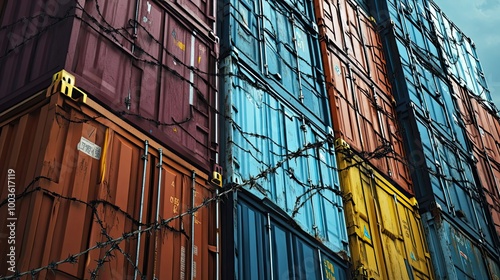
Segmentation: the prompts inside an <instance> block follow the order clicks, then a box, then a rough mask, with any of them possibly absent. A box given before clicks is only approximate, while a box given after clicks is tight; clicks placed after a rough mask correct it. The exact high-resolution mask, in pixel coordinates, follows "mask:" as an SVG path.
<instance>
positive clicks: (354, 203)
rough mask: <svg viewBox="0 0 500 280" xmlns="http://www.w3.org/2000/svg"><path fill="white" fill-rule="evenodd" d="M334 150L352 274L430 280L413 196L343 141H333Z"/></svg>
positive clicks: (424, 241)
mask: <svg viewBox="0 0 500 280" xmlns="http://www.w3.org/2000/svg"><path fill="white" fill-rule="evenodd" d="M336 150H337V161H338V167H339V170H340V186H341V189H342V193H343V195H344V207H345V213H346V222H347V228H348V233H349V248H350V252H351V260H352V267H351V269H352V275H353V276H354V277H360V279H361V277H362V276H364V277H368V279H434V276H433V272H432V265H431V260H430V258H431V256H430V255H429V251H428V249H427V243H426V240H425V235H424V232H423V227H422V222H421V220H420V215H419V213H418V204H417V201H416V199H415V198H413V197H411V198H410V197H407V196H406V195H404V194H403V193H401V192H400V191H398V190H397V188H396V187H395V186H393V185H392V184H391V183H389V182H388V181H387V180H385V179H384V177H383V176H382V175H381V174H380V173H378V172H377V171H376V170H375V169H374V168H373V166H372V165H370V163H369V162H367V161H365V160H363V159H362V158H360V157H359V156H357V155H355V153H353V151H352V150H351V148H350V147H349V146H348V145H347V143H346V142H344V141H343V140H341V139H337V140H336ZM356 279H358V278H356Z"/></svg>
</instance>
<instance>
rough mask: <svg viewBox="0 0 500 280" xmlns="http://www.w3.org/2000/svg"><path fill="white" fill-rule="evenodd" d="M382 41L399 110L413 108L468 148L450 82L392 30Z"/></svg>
mask: <svg viewBox="0 0 500 280" xmlns="http://www.w3.org/2000/svg"><path fill="white" fill-rule="evenodd" d="M383 42H384V48H385V52H386V55H387V57H388V59H387V60H388V68H389V69H388V73H389V76H391V77H394V80H393V81H392V82H393V85H394V87H395V90H394V95H395V98H396V102H397V106H398V107H397V108H396V110H397V111H398V112H400V113H405V112H407V111H408V110H412V111H413V112H414V113H415V114H416V115H418V116H419V117H420V118H422V119H425V120H427V123H428V125H429V126H431V127H432V128H433V130H435V131H438V132H439V133H440V135H442V136H443V137H445V138H447V139H448V140H450V141H451V142H454V143H456V146H457V148H458V149H461V150H462V151H464V152H466V151H468V149H469V147H468V145H467V141H466V134H465V130H464V125H463V124H462V123H461V122H460V119H461V118H460V117H459V116H460V112H459V111H458V110H457V107H456V106H455V101H454V100H453V98H452V94H451V91H450V85H449V84H448V82H447V81H446V80H445V79H443V78H442V77H441V76H440V75H438V73H436V72H435V71H432V70H429V68H430V67H429V66H428V65H426V64H425V62H424V61H422V60H419V59H418V58H417V57H416V56H414V55H412V52H411V49H410V48H408V47H407V46H406V44H405V43H404V42H403V41H402V40H400V39H399V38H397V37H396V36H394V34H392V32H391V31H390V30H385V32H383Z"/></svg>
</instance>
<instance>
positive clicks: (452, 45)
mask: <svg viewBox="0 0 500 280" xmlns="http://www.w3.org/2000/svg"><path fill="white" fill-rule="evenodd" d="M428 7H429V14H430V19H431V21H432V23H433V25H434V27H435V32H436V35H437V38H438V42H439V45H440V48H441V51H442V55H443V58H444V59H445V61H446V64H447V66H448V67H447V68H448V69H447V70H448V71H449V74H451V76H453V77H454V78H455V79H456V80H457V81H459V82H461V83H462V84H463V85H464V86H466V87H467V88H468V89H469V90H470V91H472V93H474V95H476V96H479V97H481V98H483V99H486V100H488V101H491V95H490V92H489V90H488V85H487V83H486V78H485V77H484V73H483V69H482V67H481V63H480V62H479V58H478V56H477V53H476V47H475V45H474V43H473V42H472V40H471V39H470V38H469V37H467V36H466V35H465V34H464V33H463V32H462V31H461V30H460V29H459V28H458V27H457V26H456V25H455V24H454V23H453V22H451V21H450V20H449V19H448V18H447V17H446V16H445V15H444V14H443V12H442V11H441V9H440V8H439V7H438V6H437V4H436V3H434V2H432V1H429V2H428Z"/></svg>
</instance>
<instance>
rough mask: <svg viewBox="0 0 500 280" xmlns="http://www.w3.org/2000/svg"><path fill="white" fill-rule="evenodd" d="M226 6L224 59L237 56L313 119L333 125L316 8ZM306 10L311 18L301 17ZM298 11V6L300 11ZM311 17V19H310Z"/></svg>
mask: <svg viewBox="0 0 500 280" xmlns="http://www.w3.org/2000/svg"><path fill="white" fill-rule="evenodd" d="M289 3H290V2H289V1H270V0H259V1H244V0H231V1H229V0H227V1H222V3H221V4H220V8H219V18H220V19H221V20H220V21H219V22H220V23H219V26H218V28H219V29H218V31H219V32H218V33H219V34H220V37H221V57H226V56H234V57H235V58H236V59H237V60H238V61H239V63H240V64H242V65H245V66H246V67H247V69H249V70H250V71H251V72H253V73H254V74H255V75H257V76H259V79H262V80H263V81H265V83H266V85H267V86H268V87H270V88H272V89H274V90H276V91H277V92H278V93H279V94H280V95H283V98H285V99H288V100H289V101H290V102H294V103H296V108H300V110H301V111H303V112H304V114H307V115H309V116H308V117H309V118H310V119H312V118H313V116H315V118H317V121H318V122H322V123H323V124H326V123H327V122H328V119H329V112H328V107H327V100H326V93H325V86H324V82H323V76H322V62H321V56H320V50H319V42H318V36H317V31H316V29H317V27H316V23H315V18H314V16H313V14H312V11H313V10H312V2H310V1H296V2H294V5H293V8H292V7H291V6H290V5H289ZM302 3H303V4H305V5H306V6H305V9H306V11H307V12H304V13H298V11H297V10H300V9H301V5H302ZM294 6H297V10H296V9H295V7H294ZM305 15H307V16H308V17H305Z"/></svg>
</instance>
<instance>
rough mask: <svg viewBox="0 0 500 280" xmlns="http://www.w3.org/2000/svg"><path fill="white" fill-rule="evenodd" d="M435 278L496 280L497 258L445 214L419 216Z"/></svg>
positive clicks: (497, 276) (497, 273)
mask: <svg viewBox="0 0 500 280" xmlns="http://www.w3.org/2000/svg"><path fill="white" fill-rule="evenodd" d="M422 223H423V224H424V227H425V232H426V235H427V240H428V242H429V250H430V252H431V255H432V261H433V264H434V271H435V274H436V278H437V279H471V280H472V279H499V277H500V274H499V264H498V257H497V256H492V255H488V254H487V253H486V251H485V250H483V249H482V248H481V245H480V243H478V242H477V240H476V239H475V238H471V237H469V236H468V235H467V234H464V233H463V232H462V231H461V230H460V229H458V228H457V227H456V226H454V225H453V222H451V221H449V220H448V219H447V216H446V215H441V214H439V211H437V213H435V214H432V213H430V212H426V213H424V214H422Z"/></svg>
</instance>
